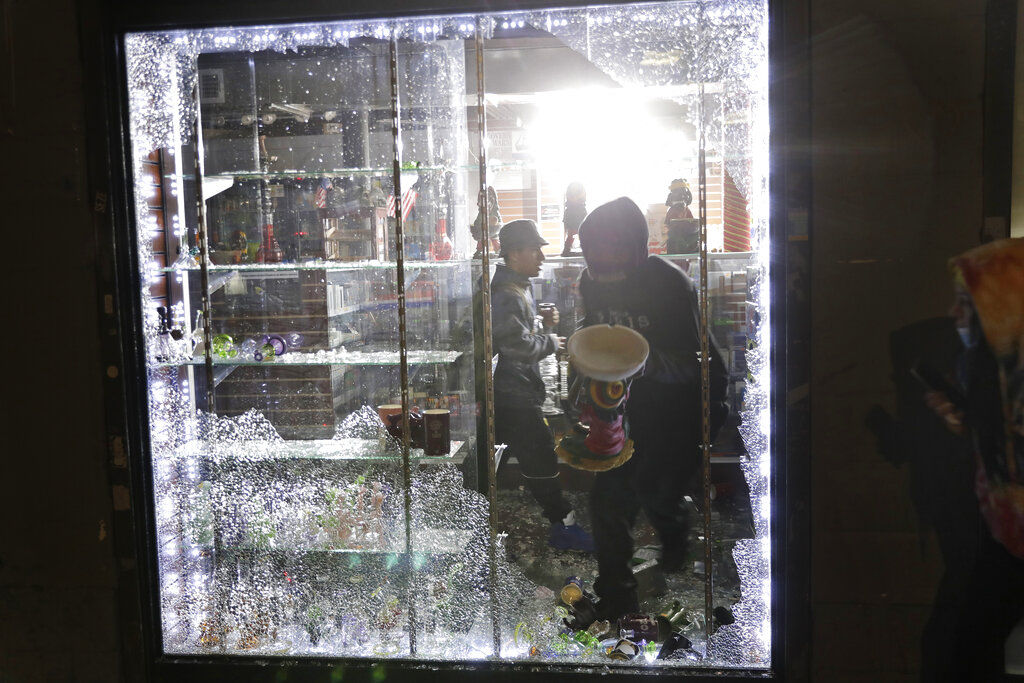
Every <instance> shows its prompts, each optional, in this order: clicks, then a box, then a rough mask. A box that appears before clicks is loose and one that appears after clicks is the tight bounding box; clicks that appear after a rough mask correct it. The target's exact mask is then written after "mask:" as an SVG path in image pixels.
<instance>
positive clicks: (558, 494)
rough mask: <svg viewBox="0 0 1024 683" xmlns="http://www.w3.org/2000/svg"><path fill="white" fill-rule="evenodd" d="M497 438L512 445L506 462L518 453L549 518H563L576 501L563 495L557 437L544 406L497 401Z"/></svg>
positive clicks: (495, 429) (522, 468)
mask: <svg viewBox="0 0 1024 683" xmlns="http://www.w3.org/2000/svg"><path fill="white" fill-rule="evenodd" d="M494 442H495V443H503V444H506V445H507V446H508V448H507V450H506V451H505V457H504V458H503V462H504V461H506V460H507V458H509V457H511V456H513V455H514V456H515V458H516V460H517V461H518V462H519V468H520V470H521V471H522V473H523V478H524V479H525V480H526V488H527V489H528V490H529V491H530V493H531V494H532V495H533V497H534V498H535V499H536V500H537V502H538V503H540V507H541V510H542V511H543V513H544V516H545V517H546V518H547V519H548V521H549V522H551V523H552V524H554V523H555V522H561V521H562V520H563V519H564V518H565V516H566V515H568V514H569V512H571V511H572V505H570V504H569V502H568V501H567V500H565V498H564V497H563V496H562V487H561V485H560V484H559V483H558V456H557V455H555V441H554V439H553V437H552V436H551V430H550V429H548V425H547V422H545V421H544V413H543V412H542V411H541V409H540V406H538V405H534V404H532V403H529V402H526V401H524V402H523V403H522V404H519V405H509V404H507V403H499V402H495V406H494Z"/></svg>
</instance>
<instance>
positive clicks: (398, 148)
mask: <svg viewBox="0 0 1024 683" xmlns="http://www.w3.org/2000/svg"><path fill="white" fill-rule="evenodd" d="M388 47H389V57H390V59H389V71H390V77H391V134H392V142H393V144H394V157H393V169H392V173H393V174H394V180H393V182H394V187H395V190H394V195H395V290H396V291H395V295H396V299H397V302H398V365H399V383H400V385H401V393H402V484H403V487H402V488H403V496H404V502H405V560H406V561H405V565H406V570H407V571H408V572H409V574H408V583H407V584H406V586H405V589H406V605H407V607H408V610H409V654H410V655H415V654H416V601H415V600H414V595H413V584H414V583H415V582H414V581H413V580H412V572H413V562H412V465H411V462H410V449H411V445H410V440H409V438H410V424H409V347H408V336H407V328H406V317H405V313H406V311H405V235H404V232H403V225H402V141H401V130H400V126H399V121H400V117H401V107H400V104H399V101H398V29H397V27H393V28H392V34H391V41H390V43H389V45H388Z"/></svg>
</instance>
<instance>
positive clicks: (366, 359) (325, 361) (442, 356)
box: [150, 349, 464, 368]
mask: <svg viewBox="0 0 1024 683" xmlns="http://www.w3.org/2000/svg"><path fill="white" fill-rule="evenodd" d="M463 353H464V352H463V351H433V350H421V351H416V350H410V351H409V352H408V354H407V357H406V362H408V363H409V364H410V365H431V364H444V363H454V362H455V361H457V360H458V359H459V358H460V357H461V356H462V355H463ZM400 363H401V358H400V355H399V352H398V351H370V352H361V351H348V350H346V349H332V350H331V351H323V350H321V351H314V352H312V353H302V352H295V351H292V352H289V353H286V354H283V355H280V356H275V357H273V358H269V359H267V360H263V361H256V360H239V359H238V358H228V359H222V358H214V359H213V364H214V366H215V367H228V368H237V367H271V366H275V365H276V366H280V365H289V366H302V365H399V364H400ZM205 364H206V358H205V357H204V356H199V357H196V358H189V359H184V360H181V361H180V362H173V361H167V362H161V361H158V362H156V363H151V364H150V367H151V368H175V367H181V366H190V365H191V366H201V365H205Z"/></svg>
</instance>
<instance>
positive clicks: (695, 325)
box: [644, 276, 714, 384]
mask: <svg viewBox="0 0 1024 683" xmlns="http://www.w3.org/2000/svg"><path fill="white" fill-rule="evenodd" d="M682 277H684V278H685V276H682ZM665 297H666V300H667V301H671V302H673V305H672V308H671V309H670V313H669V315H671V319H670V323H669V324H670V325H671V329H672V332H673V333H672V334H671V335H667V338H668V339H673V340H678V342H679V343H677V344H672V345H671V346H669V345H665V344H662V345H659V346H655V345H653V344H652V345H651V349H650V355H649V356H648V357H647V364H646V366H645V367H644V377H645V378H647V379H650V380H653V381H655V382H662V383H665V384H689V383H693V382H699V381H700V362H699V353H700V310H699V308H698V306H697V295H696V292H695V291H694V289H693V287H692V286H689V285H688V282H687V281H685V280H683V279H680V280H676V282H674V283H671V284H670V286H669V287H668V288H667V291H666V293H665ZM648 341H650V340H648ZM712 352H714V349H712Z"/></svg>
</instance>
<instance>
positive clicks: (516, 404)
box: [491, 220, 594, 552]
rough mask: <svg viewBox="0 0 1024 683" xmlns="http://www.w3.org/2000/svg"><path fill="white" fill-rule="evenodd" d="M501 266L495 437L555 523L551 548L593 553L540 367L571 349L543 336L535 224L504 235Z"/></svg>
mask: <svg viewBox="0 0 1024 683" xmlns="http://www.w3.org/2000/svg"><path fill="white" fill-rule="evenodd" d="M498 243H499V246H500V253H499V256H501V258H502V259H503V260H504V263H501V264H498V266H497V267H496V268H495V271H494V277H493V278H492V279H491V339H492V343H493V350H494V353H495V354H497V356H498V363H497V365H496V366H495V369H494V432H495V433H494V435H495V442H496V443H504V444H506V445H507V448H506V451H505V453H506V455H514V456H515V457H516V460H517V461H518V462H519V466H520V468H521V470H522V474H523V478H524V479H525V480H526V488H527V489H528V490H529V491H530V493H531V494H532V495H533V497H534V499H536V501H537V502H538V503H540V506H541V510H542V511H543V513H544V516H545V517H546V518H547V519H548V521H549V522H551V533H550V536H549V538H548V544H549V545H551V546H552V547H554V548H557V549H559V550H577V551H581V552H593V549H594V541H593V539H592V538H591V537H590V534H589V533H587V531H586V530H585V529H583V527H582V526H580V525H579V523H578V522H577V521H576V515H575V513H574V512H573V509H572V505H571V504H570V503H569V502H568V501H567V500H566V499H565V496H564V494H563V493H562V487H561V485H560V484H559V482H558V456H557V455H556V454H555V448H554V447H555V444H554V439H553V437H552V434H551V430H550V429H549V428H548V425H547V422H546V421H545V419H544V412H543V410H542V409H541V407H542V406H543V404H544V397H545V392H546V390H545V387H544V381H543V380H542V379H541V375H540V367H539V362H540V360H541V359H542V358H544V357H546V356H549V355H551V354H552V353H555V352H556V351H558V350H559V349H564V348H565V338H564V337H559V336H557V335H555V334H547V333H544V332H543V331H541V330H538V329H537V325H536V320H537V304H536V302H535V301H534V298H533V291H532V289H531V285H530V278H532V277H536V276H537V275H539V274H540V267H541V264H543V263H544V252H543V251H541V247H543V246H544V245H546V244H547V243H548V242H547V240H545V239H544V238H543V237H541V235H540V232H539V231H538V230H537V224H536V223H534V222H533V221H531V220H515V221H512V222H510V223H506V224H505V225H504V226H502V228H501V231H500V232H499V233H498ZM544 322H545V325H547V326H551V327H552V328H553V327H554V326H555V325H557V324H558V311H557V310H555V309H551V310H550V311H546V312H545V318H544Z"/></svg>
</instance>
